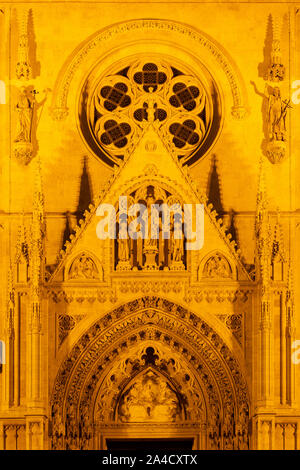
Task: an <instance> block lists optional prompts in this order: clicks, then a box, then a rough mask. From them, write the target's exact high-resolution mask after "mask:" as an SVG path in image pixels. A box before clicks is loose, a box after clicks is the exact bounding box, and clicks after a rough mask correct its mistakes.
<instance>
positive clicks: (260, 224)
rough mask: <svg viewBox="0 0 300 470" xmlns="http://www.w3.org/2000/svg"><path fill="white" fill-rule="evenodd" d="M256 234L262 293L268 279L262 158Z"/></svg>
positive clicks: (262, 161)
mask: <svg viewBox="0 0 300 470" xmlns="http://www.w3.org/2000/svg"><path fill="white" fill-rule="evenodd" d="M255 235H256V272H257V274H258V272H259V273H260V280H261V284H262V287H263V294H266V293H267V290H268V284H269V281H270V261H271V247H270V220H269V212H268V202H267V194H266V182H265V169H264V160H263V158H262V157H261V159H260V174H259V183H258V191H257V200H256V217H255Z"/></svg>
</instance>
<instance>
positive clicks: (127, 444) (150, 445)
mask: <svg viewBox="0 0 300 470" xmlns="http://www.w3.org/2000/svg"><path fill="white" fill-rule="evenodd" d="M193 442H194V439H191V438H190V439H106V445H107V449H108V450H131V451H135V450H146V451H150V450H166V451H169V450H192V448H193Z"/></svg>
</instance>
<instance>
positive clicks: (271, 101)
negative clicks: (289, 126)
mask: <svg viewBox="0 0 300 470" xmlns="http://www.w3.org/2000/svg"><path fill="white" fill-rule="evenodd" d="M289 107H290V105H289V101H284V100H282V98H281V93H280V89H279V87H274V88H273V91H272V94H270V95H269V97H268V116H267V118H268V132H269V139H270V141H274V140H275V141H280V140H281V141H285V140H286V126H285V119H286V113H287V110H288V108H289Z"/></svg>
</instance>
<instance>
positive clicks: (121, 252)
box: [118, 238, 129, 261]
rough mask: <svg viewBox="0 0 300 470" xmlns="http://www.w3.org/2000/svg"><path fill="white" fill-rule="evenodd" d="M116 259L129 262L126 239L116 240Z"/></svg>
mask: <svg viewBox="0 0 300 470" xmlns="http://www.w3.org/2000/svg"><path fill="white" fill-rule="evenodd" d="M118 258H119V261H128V260H129V243H128V239H127V238H118Z"/></svg>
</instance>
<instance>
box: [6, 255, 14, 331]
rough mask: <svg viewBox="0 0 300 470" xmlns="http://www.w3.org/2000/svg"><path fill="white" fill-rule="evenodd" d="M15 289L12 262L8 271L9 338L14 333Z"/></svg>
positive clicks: (7, 324)
mask: <svg viewBox="0 0 300 470" xmlns="http://www.w3.org/2000/svg"><path fill="white" fill-rule="evenodd" d="M14 310H15V289H14V285H13V270H12V266H11V264H10V266H9V269H8V273H7V315H6V331H7V334H8V337H9V338H12V337H13V335H14Z"/></svg>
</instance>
